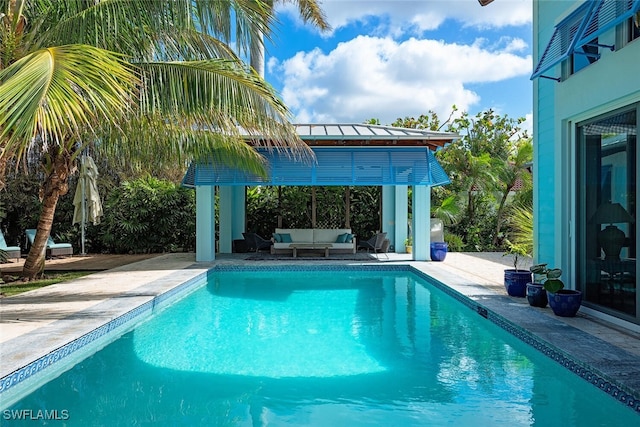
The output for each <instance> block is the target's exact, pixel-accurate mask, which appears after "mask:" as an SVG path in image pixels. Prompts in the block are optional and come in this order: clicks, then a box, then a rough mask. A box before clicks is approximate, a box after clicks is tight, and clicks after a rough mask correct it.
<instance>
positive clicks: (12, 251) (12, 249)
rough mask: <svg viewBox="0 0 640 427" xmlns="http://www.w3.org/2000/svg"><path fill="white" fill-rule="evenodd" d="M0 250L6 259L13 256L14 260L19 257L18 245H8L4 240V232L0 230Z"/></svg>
mask: <svg viewBox="0 0 640 427" xmlns="http://www.w3.org/2000/svg"><path fill="white" fill-rule="evenodd" d="M0 250H2V251H4V253H5V254H6V257H7V259H11V258H15V259H16V260H18V259H20V256H21V253H20V247H19V246H8V245H7V242H6V240H4V234H2V231H0Z"/></svg>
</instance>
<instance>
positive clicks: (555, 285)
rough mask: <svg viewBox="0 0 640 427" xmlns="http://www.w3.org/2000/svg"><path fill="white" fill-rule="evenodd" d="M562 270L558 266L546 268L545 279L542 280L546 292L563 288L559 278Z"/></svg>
mask: <svg viewBox="0 0 640 427" xmlns="http://www.w3.org/2000/svg"><path fill="white" fill-rule="evenodd" d="M561 275H562V270H561V269H559V268H551V269H549V270H547V280H546V282H544V288H545V289H546V290H547V292H551V293H555V292H558V291H559V290H561V289H564V282H563V281H562V280H560V276H561Z"/></svg>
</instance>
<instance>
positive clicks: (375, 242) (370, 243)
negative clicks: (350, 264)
mask: <svg viewBox="0 0 640 427" xmlns="http://www.w3.org/2000/svg"><path fill="white" fill-rule="evenodd" d="M386 239H387V233H377V234H376V235H375V236H373V237H372V238H370V239H369V240H366V241H364V242H360V244H358V249H366V250H367V252H369V251H373V252H375V253H385V252H386V251H383V250H382V248H383V246H384V241H385V240H386ZM387 249H388V247H387ZM385 255H386V254H385Z"/></svg>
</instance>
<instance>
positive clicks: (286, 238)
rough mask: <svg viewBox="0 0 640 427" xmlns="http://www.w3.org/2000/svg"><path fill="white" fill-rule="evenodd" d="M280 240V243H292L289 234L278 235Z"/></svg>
mask: <svg viewBox="0 0 640 427" xmlns="http://www.w3.org/2000/svg"><path fill="white" fill-rule="evenodd" d="M280 240H281V241H282V243H293V240H291V234H289V233H282V234H280Z"/></svg>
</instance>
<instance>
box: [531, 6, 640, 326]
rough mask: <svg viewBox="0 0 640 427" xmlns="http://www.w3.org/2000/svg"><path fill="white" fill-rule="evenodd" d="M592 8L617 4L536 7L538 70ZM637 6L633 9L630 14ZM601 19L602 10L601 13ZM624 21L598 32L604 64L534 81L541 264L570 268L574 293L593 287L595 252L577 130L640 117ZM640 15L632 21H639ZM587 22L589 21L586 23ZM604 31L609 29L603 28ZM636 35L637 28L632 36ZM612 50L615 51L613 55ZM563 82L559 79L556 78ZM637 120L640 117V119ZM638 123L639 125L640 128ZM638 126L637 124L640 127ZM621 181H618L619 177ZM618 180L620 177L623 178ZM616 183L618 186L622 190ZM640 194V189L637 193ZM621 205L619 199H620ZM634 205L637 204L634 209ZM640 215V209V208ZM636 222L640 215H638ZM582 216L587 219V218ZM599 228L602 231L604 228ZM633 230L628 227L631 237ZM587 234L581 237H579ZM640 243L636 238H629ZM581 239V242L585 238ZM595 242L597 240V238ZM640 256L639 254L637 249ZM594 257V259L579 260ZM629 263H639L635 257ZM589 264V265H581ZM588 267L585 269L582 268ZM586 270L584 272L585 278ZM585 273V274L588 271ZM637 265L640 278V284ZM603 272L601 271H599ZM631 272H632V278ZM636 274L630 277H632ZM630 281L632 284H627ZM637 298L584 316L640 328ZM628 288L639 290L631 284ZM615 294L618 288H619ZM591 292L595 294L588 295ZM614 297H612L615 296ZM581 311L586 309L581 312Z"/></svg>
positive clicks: (633, 153)
mask: <svg viewBox="0 0 640 427" xmlns="http://www.w3.org/2000/svg"><path fill="white" fill-rule="evenodd" d="M585 3H588V4H589V5H593V10H594V11H595V10H597V8H598V7H600V8H601V9H600V10H604V9H603V8H604V7H607V6H609V4H613V3H616V2H611V1H602V0H593V1H592V0H586V1H534V2H533V43H534V45H533V58H534V64H533V66H534V70H535V69H536V65H537V64H538V61H539V60H540V58H541V56H542V55H543V53H544V52H545V49H546V48H547V45H549V44H550V40H551V38H552V36H553V35H554V31H556V29H557V28H558V27H561V26H562V22H564V21H567V17H570V16H571V14H572V13H573V12H574V11H576V10H577V9H578V8H579V7H581V6H584V5H585ZM617 4H618V7H619V8H620V7H623V6H624V7H627V8H628V10H627V12H628V13H629V12H633V13H635V11H637V10H638V9H640V2H639V1H618V2H617ZM629 8H631V9H629ZM600 14H601V16H600V18H599V19H600V20H601V21H602V19H603V18H602V15H603V12H600ZM626 16H627V18H626V20H625V21H623V22H619V23H618V24H616V25H615V26H612V27H610V28H608V29H607V30H606V31H603V32H601V33H600V34H598V39H597V43H598V44H600V45H602V46H600V47H599V50H598V52H599V55H600V56H599V58H598V60H597V61H594V62H593V63H591V64H590V65H588V66H585V67H584V68H582V69H579V70H577V71H574V70H572V69H571V63H570V61H571V55H569V56H568V57H567V58H564V59H563V60H562V61H561V62H559V63H557V64H556V65H554V66H552V67H550V68H549V69H548V70H546V71H545V72H544V73H542V77H541V76H536V75H535V73H534V75H533V76H532V80H533V94H534V95H533V96H534V99H533V117H534V125H533V135H534V138H533V139H534V167H533V176H534V258H535V261H536V262H542V263H548V264H549V265H550V266H554V267H559V268H561V269H562V270H563V278H564V281H565V284H566V286H567V287H569V288H574V289H580V290H583V291H584V290H586V289H587V286H588V284H586V283H585V280H584V278H583V277H582V276H585V275H588V269H589V260H590V259H591V258H589V257H590V256H592V252H589V251H588V250H585V248H584V242H585V241H586V239H587V238H588V236H584V234H585V231H584V230H585V229H586V230H589V228H588V226H585V225H584V223H586V222H587V221H588V218H589V214H587V213H584V212H581V211H580V209H582V210H583V211H584V209H585V207H584V205H581V204H580V203H581V202H580V197H583V198H585V197H587V196H584V195H583V196H580V194H581V193H580V192H581V191H583V192H584V188H585V185H586V184H585V182H584V180H585V175H586V173H585V172H584V171H582V172H581V169H580V168H579V166H578V164H579V159H578V157H579V156H580V150H581V148H580V147H579V146H578V144H581V143H582V142H580V140H579V135H578V132H579V130H578V128H579V126H580V124H581V123H586V122H589V121H593V120H597V119H598V118H599V117H606V116H607V115H608V114H614V113H615V112H616V111H618V110H621V109H622V110H625V109H626V110H629V109H630V110H632V111H633V110H634V109H635V111H640V38H639V37H638V36H637V35H636V36H635V37H636V38H635V39H632V40H629V38H628V33H629V31H630V30H629V29H628V28H629V26H628V25H627V24H629V22H630V19H633V18H628V16H629V15H626ZM632 16H633V15H632ZM585 22H586V21H585ZM600 25H601V27H602V28H604V24H602V23H600ZM631 31H633V30H631ZM606 46H614V49H613V50H611V49H610V48H608V47H606ZM554 79H557V80H554ZM636 120H637V119H636ZM636 123H637V122H636ZM636 126H637V125H636ZM637 133H638V132H637V127H636V129H635V130H632V131H631V132H630V133H629V135H631V137H630V141H632V143H633V148H632V149H630V151H629V153H630V154H629V158H630V161H628V163H626V164H625V166H626V167H627V168H628V169H633V171H634V172H633V174H634V176H633V177H631V178H630V176H631V175H628V176H627V177H626V178H625V179H631V181H634V180H635V181H636V182H631V183H630V184H626V183H625V185H628V187H629V188H634V189H635V188H637V181H638V178H637V174H636V173H635V164H636V157H637V152H638V151H637V150H636V148H635V141H636V138H637V136H636V135H637ZM614 179H616V178H615V177H614ZM618 179H619V177H618ZM615 185H616V184H615V183H614V184H613V186H614V187H615ZM633 191H634V192H635V190H633ZM614 201H615V200H614ZM630 206H633V203H630ZM636 210H637V209H636ZM631 214H632V215H634V216H635V212H631ZM579 215H583V218H586V219H582V220H580V219H579V218H578V217H579ZM580 221H582V222H583V229H582V231H581V229H579V227H578V224H579V223H580ZM598 229H599V228H598ZM631 229H632V228H631V227H627V228H625V230H627V232H628V231H629V230H631ZM580 233H582V237H578V236H580ZM628 237H629V238H630V239H631V240H632V241H634V242H635V241H637V239H638V236H637V235H631V236H628ZM581 239H582V240H581ZM594 240H595V238H594ZM633 251H635V249H633ZM581 253H582V254H584V253H587V255H586V256H585V255H582V258H580V254H581ZM626 261H627V262H633V263H634V264H635V263H636V262H637V261H636V258H635V255H633V258H632V260H626ZM580 263H582V267H580ZM580 268H583V270H580ZM580 271H582V273H580ZM585 271H586V273H585ZM635 271H636V268H635V265H634V267H633V271H632V274H633V277H634V279H635ZM598 274H600V273H598ZM625 274H627V272H625ZM630 275H631V274H630V273H629V274H627V276H630ZM626 280H627V281H628V278H627V279H626ZM635 281H636V283H635V286H633V293H632V294H629V295H627V296H626V298H629V299H635V301H631V303H632V304H633V307H634V308H633V309H629V310H626V311H625V310H622V309H619V308H614V307H613V306H611V307H606V306H600V305H599V304H598V303H593V304H590V303H589V302H587V303H586V304H583V307H584V311H585V312H587V313H590V314H593V315H595V316H598V317H602V318H606V319H607V320H611V321H614V322H616V323H621V324H624V326H628V327H631V328H632V329H635V330H640V328H639V327H638V324H640V321H639V319H640V314H639V311H640V310H638V308H637V307H639V306H640V304H639V303H638V301H639V300H640V299H639V297H638V292H637V289H638V284H637V279H635ZM624 286H627V288H628V289H632V286H631V285H629V284H626V285H624ZM612 289H613V288H612ZM589 292H594V291H591V290H589ZM612 292H613V291H612ZM581 310H582V309H581Z"/></svg>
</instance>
